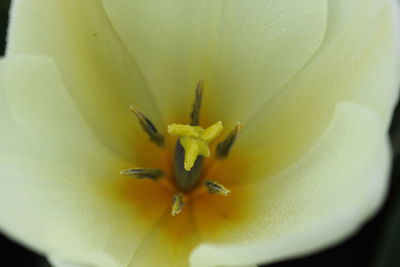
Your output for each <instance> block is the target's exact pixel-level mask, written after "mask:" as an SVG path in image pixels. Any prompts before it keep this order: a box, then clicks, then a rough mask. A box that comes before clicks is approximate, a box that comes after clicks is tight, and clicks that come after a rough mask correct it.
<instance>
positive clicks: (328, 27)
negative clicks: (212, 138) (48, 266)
mask: <svg viewBox="0 0 400 267" xmlns="http://www.w3.org/2000/svg"><path fill="white" fill-rule="evenodd" d="M397 13H398V9H397V5H396V1H394V0H329V1H323V0H310V1H295V0H288V1H268V0H263V1H257V0H251V1H246V2H242V1H206V0H199V1H178V0H171V1H160V0H146V1H145V0H135V1H131V0H87V1H79V0H59V1H54V0H36V1H32V0H15V1H14V4H13V11H12V14H11V26H10V29H9V37H8V48H7V54H6V57H5V59H3V60H2V61H0V104H1V105H0V120H1V124H2V129H4V130H3V131H1V132H0V137H1V140H0V146H1V148H2V149H1V150H0V228H1V230H2V231H4V232H5V233H7V234H8V235H10V236H11V237H13V238H15V239H17V240H19V241H20V242H22V243H23V244H25V245H27V246H29V247H31V248H33V249H34V250H36V251H38V252H40V253H43V254H45V255H46V256H49V257H50V258H51V259H52V261H53V262H54V264H55V265H60V266H100V267H103V266H104V267H110V266H111V267H114V266H115V267H119V266H128V267H131V266H135V267H137V266H143V267H145V266H146V267H147V266H160V265H165V264H168V265H171V266H188V265H189V264H190V265H191V266H193V267H206V266H210V267H211V266H237V267H238V266H243V267H244V266H254V264H257V263H259V264H261V263H270V262H273V261H276V260H279V259H284V258H290V257H295V256H299V255H304V254H308V253H311V252H315V251H317V250H319V249H322V248H325V247H326V246H329V245H331V244H334V243H337V242H339V241H341V240H343V239H344V238H345V237H347V236H349V235H350V234H352V233H353V232H354V231H355V230H357V229H358V228H359V227H360V226H361V225H362V223H364V222H365V221H366V220H367V219H368V218H370V217H371V216H372V215H373V214H374V212H375V211H376V210H377V209H378V208H379V206H380V205H381V203H382V200H383V199H384V196H385V192H386V186H387V182H388V172H389V167H390V161H391V158H390V151H389V150H390V149H389V145H388V136H387V129H388V126H389V122H390V119H391V115H392V111H393V108H394V105H395V103H396V101H397V95H398V86H399V73H400V68H399V41H398V40H399V39H398V36H399V27H398V14H397ZM200 77H202V78H204V80H205V85H206V86H205V95H204V105H203V107H202V118H204V124H205V126H207V124H208V125H210V124H211V123H213V122H215V121H218V120H222V121H223V123H224V127H225V128H226V129H228V131H229V129H230V128H232V126H233V125H234V123H236V122H237V121H242V122H243V123H244V128H243V131H242V132H241V135H240V137H239V139H238V140H237V143H236V144H235V147H234V150H232V153H231V154H230V156H229V158H228V159H227V160H225V161H219V162H217V163H216V164H214V165H213V167H212V168H210V169H207V170H206V172H205V173H206V175H207V178H215V179H218V182H221V183H222V184H224V185H226V186H227V187H228V188H229V189H230V190H231V191H232V193H231V194H230V195H229V197H225V198H224V197H221V196H214V195H208V194H205V195H200V196H197V197H196V198H194V199H193V200H190V201H189V202H188V203H187V205H186V206H185V209H184V212H183V213H182V214H179V215H178V216H175V217H172V216H170V214H169V208H170V206H169V205H170V201H171V191H169V190H168V189H166V188H165V187H163V186H162V185H161V184H160V183H156V182H153V181H143V180H134V179H127V178H125V177H121V176H120V175H119V174H118V172H119V171H120V170H122V169H126V168H129V167H137V166H140V167H157V164H158V163H159V162H161V163H162V164H163V166H167V169H168V168H171V167H170V166H171V164H172V163H171V162H168V160H169V157H170V154H165V153H164V152H163V151H162V149H159V148H157V147H156V146H154V145H152V144H149V145H148V146H147V145H146V144H147V142H148V137H147V136H146V135H145V134H144V133H143V132H142V131H141V129H140V126H139V125H138V123H137V120H136V118H134V117H133V115H132V114H130V112H129V109H128V107H129V105H131V104H132V105H135V106H136V107H138V108H140V109H141V110H143V112H144V113H145V114H146V115H148V116H149V117H150V118H151V119H152V120H153V121H154V122H155V124H156V125H157V126H158V127H160V129H161V131H165V127H166V125H167V124H168V123H173V122H174V123H181V122H186V121H185V120H187V119H188V114H189V112H190V108H191V105H192V97H193V89H194V87H195V84H196V82H197V80H198V79H199V78H200ZM221 138H223V136H222V137H221ZM144 148H145V149H144ZM167 149H169V146H167ZM171 153H172V152H171ZM147 163H150V164H153V163H156V165H155V166H147V165H145V164H147ZM161 163H160V164H161ZM143 164H144V165H143ZM231 168H232V169H231Z"/></svg>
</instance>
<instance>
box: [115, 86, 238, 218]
mask: <svg viewBox="0 0 400 267" xmlns="http://www.w3.org/2000/svg"><path fill="white" fill-rule="evenodd" d="M203 88H204V82H203V80H200V81H199V82H198V83H197V87H196V95H195V101H194V103H193V109H192V112H191V113H190V120H191V121H190V125H188V124H175V123H173V124H170V125H168V133H170V134H171V135H173V136H175V137H178V140H177V141H176V145H175V153H174V160H173V176H172V181H171V180H170V179H165V177H163V176H164V172H163V171H162V170H161V169H156V168H130V169H126V170H122V171H120V174H121V175H123V176H127V177H134V178H138V179H150V180H153V181H157V182H158V183H161V184H163V185H164V186H165V187H166V188H168V190H170V191H171V192H175V194H174V195H173V197H172V205H171V215H172V216H175V215H177V214H179V213H180V212H182V209H183V206H184V204H185V203H184V201H186V199H187V198H188V197H191V196H192V195H193V196H194V197H195V196H196V195H197V194H203V193H206V192H208V193H210V194H217V195H222V196H227V195H229V193H230V190H228V189H227V188H225V187H224V186H223V185H221V184H219V183H217V182H216V181H212V180H203V181H204V182H203V183H202V184H200V181H201V180H202V175H203V173H204V172H203V162H204V158H205V157H210V154H211V152H210V148H209V144H210V143H211V142H212V141H213V140H214V139H215V138H216V137H217V136H218V135H219V134H220V133H221V131H222V129H223V126H222V122H221V121H218V122H216V123H214V124H213V125H211V126H209V127H208V128H202V127H201V126H200V108H201V104H202V98H203ZM130 110H131V111H132V112H133V113H134V114H135V115H136V117H137V118H138V119H139V122H140V125H141V127H142V128H143V130H144V131H145V132H146V133H147V135H148V136H149V138H150V140H151V141H152V142H154V143H155V144H157V145H158V146H160V147H162V146H163V145H164V142H165V138H164V136H163V135H162V134H161V133H159V132H158V131H157V129H156V127H155V126H154V124H153V123H152V122H151V121H150V119H148V118H147V117H146V116H145V115H144V114H143V113H142V112H141V111H139V110H138V109H136V108H134V107H130ZM240 129H241V124H240V123H238V124H237V125H236V127H235V129H234V130H233V131H232V132H230V133H229V135H228V136H227V137H226V138H225V140H224V141H222V142H220V143H219V144H218V145H217V148H216V157H217V158H227V157H228V155H229V152H230V150H231V148H232V146H233V144H234V143H235V140H236V138H237V136H238V134H239V132H240ZM167 174H168V172H167ZM161 178H164V179H161ZM207 178H208V177H207ZM195 188H197V189H196V190H194V189H195ZM189 193H190V194H189Z"/></svg>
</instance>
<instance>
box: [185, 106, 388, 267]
mask: <svg viewBox="0 0 400 267" xmlns="http://www.w3.org/2000/svg"><path fill="white" fill-rule="evenodd" d="M389 165H390V151H389V145H388V141H387V136H386V131H385V128H384V127H383V126H382V123H381V121H380V120H379V118H378V116H377V115H376V114H375V113H374V112H373V111H370V110H368V109H366V108H363V107H361V106H359V105H356V104H350V103H343V104H340V105H339V106H338V108H337V110H336V113H335V117H334V119H333V121H332V123H331V124H330V126H329V128H328V129H327V130H326V132H325V133H324V134H323V136H322V137H321V138H320V139H319V140H318V142H317V144H316V145H315V146H314V147H313V149H312V150H311V151H310V152H309V153H308V154H307V155H305V156H304V157H303V158H302V159H301V161H300V162H298V163H297V164H295V165H294V166H293V167H292V168H290V169H288V170H286V171H285V172H284V173H282V174H281V175H278V176H274V177H269V178H268V179H265V180H263V181H262V182H261V181H259V182H257V183H253V184H248V185H246V186H237V187H231V188H230V189H231V191H232V194H231V195H232V196H234V193H235V191H236V192H237V194H238V195H239V196H236V197H239V198H241V200H242V202H241V204H240V208H239V209H240V210H241V212H240V213H239V212H238V211H237V210H236V209H235V208H232V209H225V210H224V207H226V204H224V201H229V200H221V201H220V204H216V205H214V206H212V207H210V206H209V207H208V209H205V208H206V207H204V205H205V204H206V203H207V200H206V199H205V200H204V201H203V202H202V201H201V200H199V201H196V202H195V203H196V205H195V212H196V219H197V222H198V229H199V234H200V237H201V238H202V239H203V240H204V241H205V243H204V244H202V245H200V246H199V247H198V248H197V249H196V250H194V252H193V254H192V256H191V263H192V266H195V267H200V266H202V267H203V266H215V265H232V266H235V264H249V263H268V262H272V261H276V260H279V259H283V258H288V257H295V256H300V255H304V254H308V253H311V252H314V251H315V250H320V249H322V248H325V247H326V246H328V245H332V244H334V243H336V242H339V241H341V240H342V239H343V238H345V237H347V236H348V235H349V234H351V233H353V232H354V231H355V230H356V229H358V227H359V226H360V224H361V223H363V222H365V220H366V219H368V218H369V217H370V216H371V215H372V214H373V213H374V212H375V211H376V210H377V208H378V207H379V206H380V205H381V203H382V200H383V198H384V196H385V192H386V186H387V182H388V179H387V175H388V171H389ZM240 194H244V195H242V196H240ZM228 207H229V205H228ZM207 220H208V221H207ZM209 221H212V222H213V225H218V224H220V223H221V224H223V225H224V231H219V232H215V231H213V228H212V225H210V223H209Z"/></svg>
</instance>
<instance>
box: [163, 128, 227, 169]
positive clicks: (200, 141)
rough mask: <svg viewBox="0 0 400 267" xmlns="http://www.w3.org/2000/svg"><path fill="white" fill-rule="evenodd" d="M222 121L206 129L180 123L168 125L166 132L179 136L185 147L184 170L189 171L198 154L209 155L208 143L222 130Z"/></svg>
mask: <svg viewBox="0 0 400 267" xmlns="http://www.w3.org/2000/svg"><path fill="white" fill-rule="evenodd" d="M222 129H223V127H222V122H220V121H219V122H217V123H215V124H213V125H211V126H210V127H208V128H207V129H203V128H201V127H200V126H189V125H182V124H171V125H168V133H170V134H171V135H173V136H177V137H179V138H180V143H181V145H182V147H183V148H184V149H185V166H184V167H185V170H186V171H190V170H191V169H192V167H193V165H194V163H195V161H196V159H197V157H198V156H203V157H209V156H210V149H209V148H208V143H210V142H211V141H212V140H214V139H215V138H216V137H217V136H218V135H219V134H220V133H221V131H222Z"/></svg>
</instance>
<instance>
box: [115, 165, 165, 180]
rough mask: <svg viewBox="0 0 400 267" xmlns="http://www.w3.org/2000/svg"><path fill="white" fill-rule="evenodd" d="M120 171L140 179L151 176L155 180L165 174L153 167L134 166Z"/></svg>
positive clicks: (122, 173)
mask: <svg viewBox="0 0 400 267" xmlns="http://www.w3.org/2000/svg"><path fill="white" fill-rule="evenodd" d="M119 173H120V174H121V175H124V176H129V177H132V176H133V177H135V178H138V179H144V178H149V179H151V180H155V181H156V180H158V178H160V177H161V176H163V175H164V173H163V171H162V170H159V169H151V168H132V169H127V170H122V171H120V172H119Z"/></svg>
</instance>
